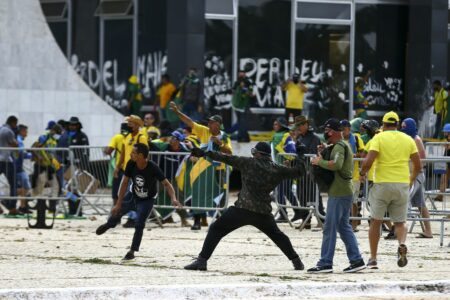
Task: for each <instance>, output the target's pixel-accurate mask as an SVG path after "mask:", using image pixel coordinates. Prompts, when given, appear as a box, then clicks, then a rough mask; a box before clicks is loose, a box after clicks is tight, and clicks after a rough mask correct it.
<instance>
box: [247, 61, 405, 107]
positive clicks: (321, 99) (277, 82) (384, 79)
mask: <svg viewBox="0 0 450 300" xmlns="http://www.w3.org/2000/svg"><path fill="white" fill-rule="evenodd" d="M239 67H240V69H245V70H246V74H247V76H248V77H249V78H250V79H251V80H252V81H253V82H254V92H255V103H254V106H255V107H264V108H269V107H274V108H277V107H284V94H283V91H282V89H281V83H282V82H283V81H285V80H286V79H287V78H289V74H290V60H289V59H284V60H283V59H280V58H270V59H268V58H258V59H253V58H242V59H240V61H239ZM347 68H348V67H347V65H345V64H341V65H339V66H335V67H334V68H330V67H328V66H326V65H325V64H324V63H323V62H321V61H317V60H310V59H302V60H301V61H300V63H299V65H298V66H297V67H296V71H295V72H296V73H299V74H300V80H304V81H306V83H307V85H308V87H309V92H308V93H307V94H306V95H305V102H310V104H313V103H316V105H318V106H319V107H324V106H327V105H328V104H329V103H331V102H333V101H335V102H336V101H341V102H342V103H348V99H349V94H348V93H349V91H348V86H349V84H348V71H347ZM382 68H383V69H384V72H383V74H382V75H381V76H379V75H378V74H375V75H377V76H371V77H369V78H368V81H367V83H366V85H365V92H366V95H367V97H368V100H369V105H371V106H373V107H376V108H377V109H380V108H381V109H382V108H383V107H384V108H387V109H392V108H393V107H395V108H397V107H401V105H402V104H403V79H402V78H399V77H395V76H391V75H389V63H388V62H384V63H383V66H382ZM357 71H358V72H359V73H363V72H365V70H364V66H363V64H362V63H359V64H358V67H357ZM358 72H357V73H358ZM355 79H358V77H357V78H355Z"/></svg>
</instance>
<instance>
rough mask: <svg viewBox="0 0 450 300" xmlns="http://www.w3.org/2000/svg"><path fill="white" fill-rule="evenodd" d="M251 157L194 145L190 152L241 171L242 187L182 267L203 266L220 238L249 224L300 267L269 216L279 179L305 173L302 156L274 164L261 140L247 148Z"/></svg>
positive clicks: (295, 254)
mask: <svg viewBox="0 0 450 300" xmlns="http://www.w3.org/2000/svg"><path fill="white" fill-rule="evenodd" d="M251 153H252V155H253V157H241V156H233V155H227V154H222V153H219V152H216V151H207V152H205V151H204V150H201V149H200V148H194V149H193V150H192V155H194V156H197V157H203V156H207V157H209V158H211V159H213V160H216V161H220V162H223V163H226V164H228V165H231V166H233V167H234V168H237V169H239V170H240V171H241V180H242V189H241V191H240V193H239V195H238V200H237V201H236V202H235V204H234V206H230V207H229V208H228V209H227V210H226V211H225V212H224V213H223V214H222V216H221V217H220V218H219V219H218V220H217V221H216V222H214V223H213V224H212V225H211V226H210V228H209V231H208V235H207V236H206V239H205V242H204V243H203V248H202V251H201V252H200V254H199V256H198V258H197V259H196V260H195V261H194V262H192V263H191V264H189V265H187V266H185V267H184V268H185V269H186V270H201V271H205V270H206V269H207V260H208V259H209V258H210V257H211V255H212V253H213V252H214V249H215V248H216V246H217V245H218V244H219V242H220V240H221V239H222V238H223V237H225V236H226V235H227V234H229V233H231V232H232V231H234V230H236V229H238V228H240V227H242V226H246V225H252V226H254V227H256V228H258V229H259V230H261V231H262V232H263V233H265V234H266V235H267V236H268V237H269V238H270V239H271V240H272V241H273V242H274V243H275V244H276V245H277V246H278V247H279V248H280V249H281V250H282V251H283V253H284V254H285V255H286V256H287V257H288V258H289V259H290V260H291V261H292V263H293V265H294V268H295V269H296V270H303V269H304V266H303V263H302V261H301V260H300V257H299V256H298V254H297V253H296V252H295V250H294V248H293V247H292V244H291V241H290V240H289V238H288V237H287V236H286V235H285V234H284V233H283V232H281V231H280V229H279V228H278V226H277V224H276V222H275V219H274V217H273V215H272V213H271V212H272V206H271V197H270V192H271V191H272V190H273V189H274V188H275V187H276V186H277V185H278V184H280V182H281V181H282V180H286V179H293V178H298V177H300V176H303V175H305V172H306V171H305V164H304V160H303V159H304V158H303V155H301V154H300V155H299V157H298V159H297V160H295V162H296V166H295V167H286V166H282V165H280V164H277V163H274V162H273V161H272V159H271V149H270V145H269V144H267V143H264V142H259V143H258V144H256V146H255V148H253V149H252V150H251Z"/></svg>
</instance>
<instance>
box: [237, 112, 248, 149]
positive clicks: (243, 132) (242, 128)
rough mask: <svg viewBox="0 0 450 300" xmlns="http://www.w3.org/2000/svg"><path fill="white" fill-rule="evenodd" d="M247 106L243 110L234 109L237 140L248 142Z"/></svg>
mask: <svg viewBox="0 0 450 300" xmlns="http://www.w3.org/2000/svg"><path fill="white" fill-rule="evenodd" d="M247 112H248V108H246V109H245V111H244V112H239V111H236V116H237V122H238V126H239V128H238V136H237V138H238V142H249V141H250V136H249V135H248V127H247V118H248V114H247Z"/></svg>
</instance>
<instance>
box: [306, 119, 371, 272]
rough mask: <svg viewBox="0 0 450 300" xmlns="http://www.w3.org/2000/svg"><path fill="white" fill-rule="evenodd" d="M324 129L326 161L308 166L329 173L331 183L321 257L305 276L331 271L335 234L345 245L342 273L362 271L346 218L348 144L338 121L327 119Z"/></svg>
mask: <svg viewBox="0 0 450 300" xmlns="http://www.w3.org/2000/svg"><path fill="white" fill-rule="evenodd" d="M324 128H325V132H324V137H325V139H326V140H327V142H328V143H329V144H331V145H333V146H332V147H333V150H332V151H331V156H330V160H325V159H323V158H322V157H321V156H320V155H319V156H316V157H314V158H312V159H311V164H312V165H316V166H319V167H321V168H324V169H327V170H331V171H333V172H334V180H333V182H332V183H331V186H330V189H329V191H328V204H327V213H326V218H325V227H324V229H323V239H322V251H321V258H320V260H319V262H318V263H317V265H316V267H314V268H311V269H308V273H331V272H333V257H334V251H335V248H336V237H337V232H339V235H340V237H341V239H342V241H343V242H344V244H345V249H346V250H347V257H348V259H349V261H350V266H349V267H347V268H345V269H344V272H345V273H353V272H357V271H360V270H362V269H365V268H366V265H365V263H364V260H363V259H362V257H361V253H360V252H359V248H358V242H357V241H356V237H355V234H354V233H353V230H352V226H351V225H350V219H349V218H350V211H351V207H352V202H353V189H352V173H353V155H352V151H351V149H350V147H349V145H348V144H347V143H346V142H344V141H343V138H342V128H341V125H340V123H339V120H338V119H335V118H331V119H328V120H327V121H326V122H325V125H324Z"/></svg>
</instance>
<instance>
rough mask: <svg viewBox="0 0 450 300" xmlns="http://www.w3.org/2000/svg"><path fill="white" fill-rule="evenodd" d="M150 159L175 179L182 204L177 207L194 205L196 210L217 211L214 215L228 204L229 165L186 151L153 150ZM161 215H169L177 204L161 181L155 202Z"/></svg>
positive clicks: (176, 189) (187, 207) (184, 208)
mask: <svg viewBox="0 0 450 300" xmlns="http://www.w3.org/2000/svg"><path fill="white" fill-rule="evenodd" d="M149 157H150V160H151V161H153V162H154V163H156V164H157V165H158V166H159V167H160V168H161V170H163V172H164V175H165V177H166V178H167V179H168V180H169V181H170V182H171V183H172V185H173V187H174V189H175V192H176V195H177V199H178V200H179V201H180V203H181V204H182V206H183V207H182V208H180V209H179V210H178V212H179V213H180V210H186V209H191V210H192V211H193V212H194V213H196V212H201V211H214V212H215V214H214V216H213V217H214V218H215V217H216V216H217V215H218V214H219V213H220V211H222V210H224V209H225V208H227V206H228V196H229V193H228V192H229V191H228V187H229V186H228V182H229V173H230V169H229V167H228V166H225V165H224V164H220V163H217V162H212V161H209V160H208V159H205V158H201V159H197V158H194V157H190V153H187V152H154V151H151V152H150V154H149ZM154 207H155V209H156V211H157V212H158V216H159V217H161V218H162V219H164V218H167V217H168V216H170V215H171V214H172V213H173V212H174V211H175V208H174V207H173V206H172V204H171V201H170V198H169V196H168V194H167V193H166V191H165V190H164V189H163V187H162V185H159V186H158V197H157V199H156V203H155V205H154Z"/></svg>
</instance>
